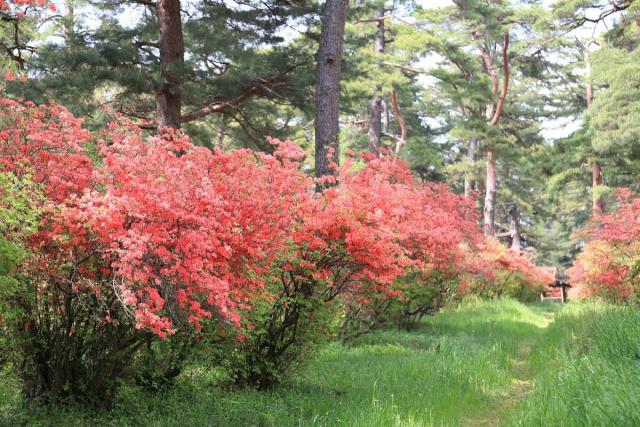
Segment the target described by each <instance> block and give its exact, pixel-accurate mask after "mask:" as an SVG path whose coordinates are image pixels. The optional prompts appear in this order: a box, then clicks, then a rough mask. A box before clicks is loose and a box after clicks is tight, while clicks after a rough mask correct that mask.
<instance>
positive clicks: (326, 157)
mask: <svg viewBox="0 0 640 427" xmlns="http://www.w3.org/2000/svg"><path fill="white" fill-rule="evenodd" d="M348 9H349V1H348V0H327V2H326V4H325V7H324V14H323V17H322V31H321V33H320V45H319V47H318V56H317V61H318V65H317V71H316V94H315V106H316V117H315V131H316V141H315V142H316V159H315V160H316V176H317V177H323V176H326V175H334V174H335V170H334V169H333V168H332V167H331V163H335V164H338V161H339V158H340V157H339V153H340V141H339V139H338V132H339V123H338V119H339V117H340V71H341V61H342V41H343V38H344V26H345V22H346V20H347V10H348Z"/></svg>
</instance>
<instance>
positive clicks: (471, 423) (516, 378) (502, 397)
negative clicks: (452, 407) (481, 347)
mask: <svg viewBox="0 0 640 427" xmlns="http://www.w3.org/2000/svg"><path fill="white" fill-rule="evenodd" d="M534 307H535V308H534V309H535V310H539V311H540V313H541V315H542V316H543V317H544V319H545V321H544V323H541V324H540V326H541V328H540V330H538V331H534V332H533V334H532V336H531V337H527V338H523V339H522V341H521V342H520V343H519V344H518V348H517V351H516V352H515V353H514V357H513V359H512V361H511V372H512V374H513V380H512V383H511V384H510V385H509V386H508V387H506V388H504V389H503V390H501V392H500V393H499V394H498V395H497V396H495V397H494V399H493V400H492V402H491V404H490V405H489V406H488V407H487V408H486V410H485V411H483V412H482V413H480V414H479V415H477V416H475V417H473V418H465V419H464V420H463V422H462V425H463V426H464V427H490V426H491V427H495V426H499V425H502V422H503V420H504V419H506V418H507V417H508V416H509V415H510V414H511V412H512V411H513V409H514V408H515V406H516V405H517V404H518V403H519V402H521V401H522V400H523V399H524V398H525V397H526V395H527V394H528V393H530V392H531V390H532V389H533V386H534V378H535V372H534V367H533V366H532V361H531V354H532V350H533V348H534V346H535V345H536V343H537V342H538V341H539V340H540V338H541V337H542V336H543V334H544V332H545V331H546V328H547V327H548V326H549V325H550V324H551V323H553V321H554V319H555V315H556V312H557V311H558V310H559V309H558V308H557V307H556V306H542V305H541V306H534Z"/></svg>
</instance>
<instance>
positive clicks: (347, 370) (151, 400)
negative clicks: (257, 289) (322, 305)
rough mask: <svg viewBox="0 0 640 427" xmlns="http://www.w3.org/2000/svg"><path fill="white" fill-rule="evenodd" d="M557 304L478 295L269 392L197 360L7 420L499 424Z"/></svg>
mask: <svg viewBox="0 0 640 427" xmlns="http://www.w3.org/2000/svg"><path fill="white" fill-rule="evenodd" d="M554 310H557V307H551V306H538V305H531V306H528V305H524V304H520V303H518V302H515V301H509V300H505V301H470V302H468V303H466V304H463V305H461V306H459V307H457V308H451V309H448V310H445V311H443V312H441V313H439V314H437V315H436V316H433V317H430V318H428V319H425V321H424V322H423V324H422V326H421V328H420V329H419V330H417V331H413V332H404V331H397V330H387V331H378V332H374V333H371V334H368V335H366V336H363V337H361V338H360V339H358V341H357V342H354V343H351V344H350V345H348V346H345V345H342V344H339V343H333V344H330V345H328V346H326V347H325V348H324V349H323V350H322V351H320V352H319V353H318V354H316V355H315V356H314V357H313V358H312V359H311V360H310V362H309V363H308V364H307V365H306V366H305V367H304V368H303V369H301V370H300V371H298V372H297V373H296V375H294V377H293V378H292V380H291V381H290V382H289V383H288V384H285V385H284V386H282V387H280V388H278V389H275V390H272V391H269V392H258V391H255V390H233V389H228V388H225V387H223V386H222V385H221V383H220V378H223V377H224V372H223V371H221V369H218V368H214V369H211V368H205V367H198V366H195V367H194V368H193V369H192V370H190V371H189V372H186V373H185V375H184V376H183V377H181V378H180V379H179V381H178V384H177V387H176V388H175V389H174V390H172V391H171V392H170V393H162V394H161V395H157V394H156V395H153V394H148V393H145V392H143V391H141V390H138V389H135V388H134V389H125V390H123V393H122V396H121V397H120V400H119V402H118V405H117V406H116V408H114V409H113V410H112V411H110V412H95V411H86V410H82V409H79V408H75V409H74V408H68V409H64V410H62V409H57V408H53V409H50V410H46V411H44V412H43V411H33V412H31V411H26V410H24V409H22V408H20V402H19V401H18V400H13V401H12V399H7V400H8V401H7V402H5V404H4V406H3V405H0V426H3V425H30V426H31V425H33V426H41V425H42V426H49V425H52V426H59V425H60V426H67V425H69V426H85V425H86V426H94V425H105V426H111V425H114V426H115V425H117V426H119V427H120V426H122V427H124V426H158V427H161V426H162V427H164V426H176V427H177V426H184V425H188V426H203V427H204V426H256V427H257V426H265V427H266V426H278V427H280V426H282V427H286V426H327V427H329V426H336V427H337V426H341V427H342V426H344V427H346V426H348V427H387V426H388V427H429V426H497V425H499V424H500V423H501V422H503V421H505V419H507V418H508V416H509V414H511V413H512V412H513V411H512V410H513V408H514V406H515V405H516V404H517V403H518V402H519V401H520V400H521V399H522V398H523V397H525V396H527V398H528V393H529V391H530V390H531V388H532V385H533V381H532V377H533V372H532V370H531V364H530V363H529V359H530V357H529V355H530V353H531V351H532V348H533V347H534V346H536V345H537V343H538V341H539V340H540V338H541V337H543V336H545V335H546V334H545V332H546V330H547V326H548V325H549V324H550V323H551V321H552V319H553V315H554ZM536 348H537V347H536ZM11 395H16V394H15V382H12V381H10V380H4V381H3V379H2V376H1V375H0V396H5V397H10V396H11ZM2 412H3V413H2ZM528 425H532V424H528Z"/></svg>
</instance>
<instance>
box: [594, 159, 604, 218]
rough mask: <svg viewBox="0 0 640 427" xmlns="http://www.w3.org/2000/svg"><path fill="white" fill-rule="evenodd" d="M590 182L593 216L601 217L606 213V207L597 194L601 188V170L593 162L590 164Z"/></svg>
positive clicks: (602, 198) (600, 196) (597, 164)
mask: <svg viewBox="0 0 640 427" xmlns="http://www.w3.org/2000/svg"><path fill="white" fill-rule="evenodd" d="M591 180H592V183H591V184H592V191H593V211H592V213H593V216H594V217H595V216H598V215H602V214H603V213H605V211H606V205H605V201H604V197H602V195H601V194H599V190H600V187H601V186H602V168H601V167H600V163H598V162H593V163H592V164H591Z"/></svg>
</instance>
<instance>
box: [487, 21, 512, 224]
mask: <svg viewBox="0 0 640 427" xmlns="http://www.w3.org/2000/svg"><path fill="white" fill-rule="evenodd" d="M480 54H481V57H482V62H483V66H484V70H485V72H486V73H487V74H488V75H489V77H490V78H491V90H492V92H493V94H494V95H498V86H499V78H498V71H497V70H496V69H495V67H494V66H493V63H492V61H491V54H490V51H489V49H488V48H487V47H486V46H483V47H482V48H481V49H480ZM502 71H503V77H502V88H501V89H500V95H499V97H498V102H497V103H496V105H495V107H494V106H493V103H490V104H488V105H487V110H486V118H487V122H488V125H489V126H497V125H498V123H499V122H500V118H501V117H502V113H503V112H504V105H505V102H506V99H507V92H508V91H509V33H504V37H503V42H502ZM486 151H487V177H486V183H485V187H486V188H485V198H484V233H485V235H487V236H493V235H495V222H496V192H497V184H498V183H497V179H496V158H495V146H494V144H493V142H491V141H487V148H486Z"/></svg>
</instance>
